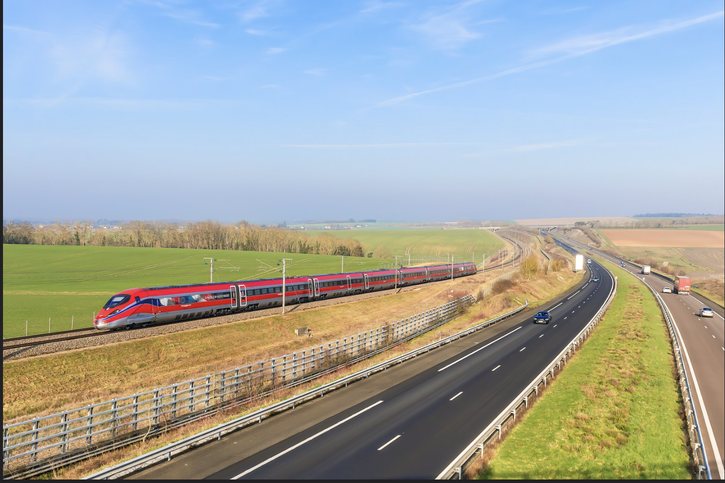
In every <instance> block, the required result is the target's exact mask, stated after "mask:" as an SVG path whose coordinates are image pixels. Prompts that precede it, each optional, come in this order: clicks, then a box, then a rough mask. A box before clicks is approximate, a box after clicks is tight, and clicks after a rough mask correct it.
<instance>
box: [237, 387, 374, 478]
mask: <svg viewBox="0 0 725 483" xmlns="http://www.w3.org/2000/svg"><path fill="white" fill-rule="evenodd" d="M382 402H383V401H382V400H380V401H378V402H376V403H375V404H373V405H370V406H368V407H366V408H365V409H362V410H360V411H358V412H356V413H355V414H353V415H352V416H348V417H346V418H345V419H343V420H342V421H339V422H337V423H335V424H333V425H332V426H330V427H329V428H327V429H323V430H322V431H320V432H319V433H317V434H315V435H312V436H310V437H309V438H307V439H306V440H304V441H300V442H299V443H297V444H296V445H294V446H291V447H289V448H287V449H286V450H284V451H282V452H281V453H278V454H276V455H274V456H272V457H271V458H267V459H266V460H264V461H262V462H261V463H259V464H258V465H256V466H253V467H252V468H249V469H248V470H247V471H244V472H243V473H239V474H238V475H237V476H234V477H232V478H231V479H232V480H238V479H239V478H241V477H243V476H246V475H248V474H249V473H251V472H252V471H254V470H256V469H257V468H261V467H262V466H264V465H266V464H267V463H270V462H272V461H274V460H276V459H277V458H279V457H280V456H284V455H286V454H287V453H289V452H290V451H292V450H294V449H297V448H299V447H300V446H302V445H303V444H305V443H309V442H310V441H312V440H313V439H315V438H317V437H318V436H321V435H323V434H325V433H326V432H328V431H330V430H332V429H335V428H336V427H338V426H340V425H341V424H343V423H346V422H348V421H350V420H351V419H352V418H355V417H357V416H359V415H361V414H362V413H364V412H365V411H367V410H369V409H372V408H374V407H375V406H377V405H378V404H380V403H382Z"/></svg>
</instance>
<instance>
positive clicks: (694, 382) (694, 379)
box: [665, 304, 725, 478]
mask: <svg viewBox="0 0 725 483" xmlns="http://www.w3.org/2000/svg"><path fill="white" fill-rule="evenodd" d="M666 306H667V305H666V304H665V307H666ZM667 310H668V311H669V307H668V308H667ZM670 317H672V320H673V321H674V320H675V318H674V317H673V316H672V312H670ZM674 326H675V330H676V331H677V337H678V338H679V339H680V347H681V349H682V352H684V353H685V358H686V359H687V365H688V366H689V369H690V374H692V385H693V386H695V391H696V392H697V399H698V401H697V402H698V403H699V404H700V409H702V415H703V417H704V418H705V426H707V432H708V434H709V436H710V444H712V452H713V453H715V463H716V464H717V470H718V471H719V472H720V477H719V478H725V467H723V462H722V458H721V457H720V449H719V448H718V447H717V441H715V436H713V432H712V425H711V424H710V418H709V417H708V415H707V409H705V403H704V402H703V401H702V393H701V392H700V385H699V384H698V383H697V376H695V369H694V368H693V367H692V362H691V361H690V354H689V353H688V352H687V348H686V347H685V340H684V339H683V338H682V334H681V333H680V328H679V327H678V326H677V324H676V323H675V324H674Z"/></svg>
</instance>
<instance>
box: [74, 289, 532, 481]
mask: <svg viewBox="0 0 725 483" xmlns="http://www.w3.org/2000/svg"><path fill="white" fill-rule="evenodd" d="M528 305H529V303H528V301H527V302H526V304H525V305H522V306H521V307H518V308H517V309H515V310H512V311H511V312H508V313H506V314H503V315H500V316H498V317H496V318H494V319H491V320H488V321H486V322H483V323H481V324H478V325H476V326H474V327H471V328H469V329H466V330H463V331H461V332H458V333H456V334H454V335H451V336H449V337H446V338H443V339H440V340H437V341H434V342H431V343H430V344H427V345H425V346H423V347H420V348H418V349H415V350H413V351H410V352H407V353H405V354H403V355H400V356H398V357H395V358H393V359H390V360H387V361H385V362H382V363H380V364H377V365H375V366H373V367H370V368H367V369H364V370H362V371H359V372H356V373H354V374H351V375H349V376H345V377H343V378H340V379H338V380H336V381H333V382H331V383H328V384H325V385H323V386H320V387H317V388H315V389H311V390H309V391H307V392H305V393H302V394H300V395H298V396H294V397H292V398H290V399H287V400H285V401H282V402H279V403H277V404H274V405H271V406H268V407H266V408H263V409H260V410H258V411H255V412H253V413H251V414H248V415H246V416H242V417H240V418H237V419H235V420H233V421H230V422H227V423H224V424H221V425H219V426H217V427H215V428H211V429H208V430H206V431H203V432H201V433H199V434H196V435H194V436H190V437H188V438H185V439H183V440H181V441H178V442H176V443H171V444H169V445H167V446H165V447H163V448H159V449H157V450H154V451H151V452H149V453H147V454H144V455H141V456H139V457H137V458H133V459H131V460H129V461H126V462H124V463H121V464H118V465H116V466H113V467H110V468H106V469H104V470H101V471H99V472H97V473H94V474H92V475H89V476H87V477H85V478H84V479H111V478H119V477H122V476H124V475H127V474H129V473H132V472H134V471H138V470H140V469H142V468H145V467H147V466H151V465H153V464H156V463H158V462H161V461H166V460H170V459H171V458H172V457H173V456H174V455H177V454H179V453H183V452H184V451H187V450H188V449H190V448H193V447H195V446H199V445H202V444H204V443H207V442H209V441H212V440H215V439H220V438H221V437H222V436H223V435H225V434H227V433H230V432H232V431H236V430H237V429H239V428H241V427H244V426H247V425H250V424H254V423H257V422H261V421H262V419H263V418H266V417H269V416H270V415H272V414H274V413H276V412H280V411H284V410H287V409H293V408H294V407H295V405H296V404H300V403H302V402H304V401H307V400H309V399H312V398H315V397H320V396H323V395H324V394H325V393H326V392H329V391H331V390H334V389H337V388H340V387H347V385H348V384H349V383H351V382H354V381H356V380H359V379H365V378H367V377H369V376H370V375H371V374H374V373H376V372H379V371H383V370H385V369H387V368H389V367H391V366H393V365H395V364H399V363H401V362H404V361H406V360H408V359H411V358H414V357H417V356H419V355H422V354H425V353H427V352H430V351H431V350H432V349H435V348H438V347H440V346H443V345H445V344H448V343H450V342H453V341H455V340H458V339H460V338H462V337H465V336H467V335H470V334H472V333H474V332H477V331H479V330H481V329H484V328H486V327H489V326H491V325H493V324H496V323H498V322H500V321H502V320H504V319H507V318H509V317H512V316H513V315H515V314H517V313H519V312H521V311H522V310H525V309H526V308H527V307H528Z"/></svg>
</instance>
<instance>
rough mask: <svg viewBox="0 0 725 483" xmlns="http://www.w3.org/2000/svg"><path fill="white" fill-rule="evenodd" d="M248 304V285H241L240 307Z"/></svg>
mask: <svg viewBox="0 0 725 483" xmlns="http://www.w3.org/2000/svg"><path fill="white" fill-rule="evenodd" d="M246 306H247V287H246V286H244V285H240V286H239V307H240V308H242V307H246Z"/></svg>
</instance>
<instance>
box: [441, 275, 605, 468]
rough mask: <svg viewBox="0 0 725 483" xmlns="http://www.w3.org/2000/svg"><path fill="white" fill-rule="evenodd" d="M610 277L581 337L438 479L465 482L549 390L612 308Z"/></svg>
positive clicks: (528, 386) (562, 352) (568, 345)
mask: <svg viewBox="0 0 725 483" xmlns="http://www.w3.org/2000/svg"><path fill="white" fill-rule="evenodd" d="M610 276H611V277H612V279H613V280H614V283H613V284H612V289H611V290H610V292H609V295H608V296H607V299H606V301H605V303H604V305H602V307H601V308H600V309H599V310H598V311H597V313H596V314H595V315H594V317H592V319H591V320H590V321H589V323H587V325H586V326H585V327H584V328H583V329H582V330H581V332H579V334H577V335H576V337H574V339H572V341H571V342H570V343H569V344H567V347H566V348H565V349H564V350H562V351H561V352H560V353H559V354H558V355H557V356H556V357H555V358H554V360H553V361H552V362H551V363H550V364H549V365H548V366H546V368H545V369H544V370H543V371H542V372H541V373H540V374H539V375H538V376H536V377H535V378H534V380H533V381H532V382H531V383H529V384H528V385H527V386H526V388H525V389H524V390H523V391H521V393H520V394H519V395H518V396H516V398H514V400H513V401H511V403H510V404H509V405H508V406H507V407H506V409H504V410H503V411H502V412H501V413H500V414H499V415H498V416H496V417H495V418H494V419H493V421H492V422H491V424H489V425H488V427H486V428H485V429H484V430H483V431H482V432H481V433H480V434H479V435H478V436H477V437H476V438H475V439H474V440H473V441H472V442H471V443H470V444H469V445H468V446H467V447H466V448H465V449H464V450H463V451H462V452H461V453H460V454H459V455H458V456H457V457H456V459H455V460H453V462H451V464H449V465H448V466H447V467H446V468H445V469H444V470H443V471H442V472H441V473H440V474H439V475H438V476H437V477H436V479H438V480H440V479H454V478H458V479H462V477H463V471H464V470H465V468H466V467H467V466H468V465H469V464H470V462H471V461H472V460H473V458H474V457H475V456H476V454H478V455H480V457H482V456H483V452H484V448H485V447H486V446H487V445H488V444H490V443H491V442H492V441H493V438H494V437H495V436H496V435H498V438H497V439H498V440H500V439H501V435H502V432H503V431H504V429H506V426H507V425H508V426H511V425H513V424H514V423H515V420H516V411H517V410H518V409H519V408H520V407H521V406H524V407H528V399H529V397H531V395H532V394H534V395H538V393H539V387H541V386H542V385H543V386H544V387H546V384H547V379H549V378H550V379H553V378H554V371H555V370H556V371H559V372H561V366H562V364H566V363H567V362H568V360H569V358H570V357H571V356H572V355H573V353H574V351H575V350H577V349H578V348H580V347H581V345H582V343H583V342H584V341H585V340H586V339H587V338H588V337H589V335H590V334H591V332H592V330H593V329H594V327H595V326H596V325H597V324H599V321H600V320H601V318H602V316H603V315H604V313H605V312H606V311H607V309H608V308H609V306H610V305H611V303H612V300H614V296H615V294H616V293H617V278H616V277H614V276H613V275H612V274H611V273H610Z"/></svg>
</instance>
